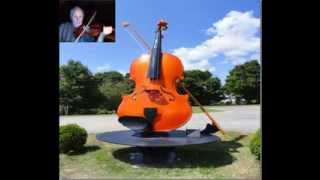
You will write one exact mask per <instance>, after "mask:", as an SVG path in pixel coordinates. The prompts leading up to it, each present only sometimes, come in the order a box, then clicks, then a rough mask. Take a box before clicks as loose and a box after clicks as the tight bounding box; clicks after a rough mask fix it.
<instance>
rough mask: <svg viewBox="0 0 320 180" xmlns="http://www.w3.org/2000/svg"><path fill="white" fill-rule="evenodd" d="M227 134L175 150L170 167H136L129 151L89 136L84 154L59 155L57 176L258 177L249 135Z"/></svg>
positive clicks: (258, 165)
mask: <svg viewBox="0 0 320 180" xmlns="http://www.w3.org/2000/svg"><path fill="white" fill-rule="evenodd" d="M228 134H229V135H230V137H228V138H224V137H222V141H221V142H218V143H210V144H204V145H196V146H188V147H181V148H177V150H176V153H177V156H178V157H179V158H180V160H178V161H177V162H176V163H174V164H173V165H169V164H165V163H157V162H149V163H147V164H145V165H143V166H141V167H139V168H135V167H134V166H132V165H131V164H130V163H129V160H128V159H129V153H130V152H134V149H133V148H131V147H128V146H121V145H114V144H109V143H104V142H100V141H97V140H96V138H95V134H90V135H89V137H88V141H87V144H86V148H85V151H84V152H82V153H81V154H75V155H65V154H60V175H61V176H63V177H68V178H103V177H109V178H110V177H111V178H121V177H126V178H147V177H148V178H164V177H168V178H169V177H170V178H232V177H233V178H240V177H251V178H258V177H259V174H260V173H259V172H260V164H259V161H257V160H256V159H255V157H254V156H253V155H252V154H251V153H250V150H249V148H248V143H249V140H250V138H251V134H250V135H247V136H244V137H241V136H240V134H239V133H236V132H229V133H228ZM218 135H219V134H218ZM219 136H220V135H219ZM147 161H148V160H147ZM149 161H150V160H149Z"/></svg>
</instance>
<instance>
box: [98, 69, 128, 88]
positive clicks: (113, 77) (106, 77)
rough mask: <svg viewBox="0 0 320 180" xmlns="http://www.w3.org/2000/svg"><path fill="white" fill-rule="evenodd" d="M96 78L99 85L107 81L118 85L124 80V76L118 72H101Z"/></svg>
mask: <svg viewBox="0 0 320 180" xmlns="http://www.w3.org/2000/svg"><path fill="white" fill-rule="evenodd" d="M94 78H95V80H96V81H97V82H98V84H99V85H101V84H103V82H105V81H110V82H113V83H117V82H121V81H123V80H124V77H123V75H122V74H121V73H119V72H117V71H108V72H99V73H96V74H95V75H94Z"/></svg>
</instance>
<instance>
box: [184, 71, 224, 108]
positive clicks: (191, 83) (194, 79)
mask: <svg viewBox="0 0 320 180" xmlns="http://www.w3.org/2000/svg"><path fill="white" fill-rule="evenodd" d="M183 82H184V84H185V86H186V88H187V89H188V90H189V91H190V92H191V93H192V94H193V96H195V97H196V98H197V99H198V101H199V102H200V103H201V104H203V105H209V104H212V103H216V102H218V101H220V100H221V99H223V91H222V90H221V82H220V79H219V78H218V77H212V74H211V73H210V72H209V71H201V70H189V71H185V79H184V80H183ZM180 89H181V88H179V91H180V92H181V91H182V90H180ZM191 103H192V104H194V102H193V101H191Z"/></svg>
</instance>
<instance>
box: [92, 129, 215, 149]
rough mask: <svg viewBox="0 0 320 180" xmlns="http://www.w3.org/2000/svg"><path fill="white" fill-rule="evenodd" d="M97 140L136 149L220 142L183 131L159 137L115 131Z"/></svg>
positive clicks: (98, 135)
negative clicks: (192, 135)
mask: <svg viewBox="0 0 320 180" xmlns="http://www.w3.org/2000/svg"><path fill="white" fill-rule="evenodd" d="M96 138H97V139H98V140H100V141H104V142H108V143H113V144H121V145H129V146H136V147H176V146H186V145H193V144H205V143H210V142H216V141H220V138H219V137H218V136H215V135H210V134H209V135H203V134H201V135H200V136H199V137H191V136H188V135H187V133H186V131H183V130H175V131H172V132H169V133H166V134H165V135H164V134H163V133H162V134H161V135H159V136H157V135H155V134H152V135H150V136H146V134H145V133H141V132H140V133H139V132H135V131H131V130H127V131H113V132H105V133H100V134H97V136H96Z"/></svg>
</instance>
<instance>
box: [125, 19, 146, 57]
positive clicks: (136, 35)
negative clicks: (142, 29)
mask: <svg viewBox="0 0 320 180" xmlns="http://www.w3.org/2000/svg"><path fill="white" fill-rule="evenodd" d="M123 27H124V28H125V30H126V32H127V33H128V34H129V35H130V36H131V37H132V38H133V39H134V40H135V41H136V42H137V44H139V46H140V48H141V49H142V50H143V51H145V50H147V51H150V50H151V48H150V46H149V45H148V43H147V42H146V41H144V40H143V38H142V37H141V36H140V35H139V33H138V32H137V31H135V30H134V29H133V28H132V25H130V24H129V23H127V24H126V26H123ZM142 45H143V47H142Z"/></svg>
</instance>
